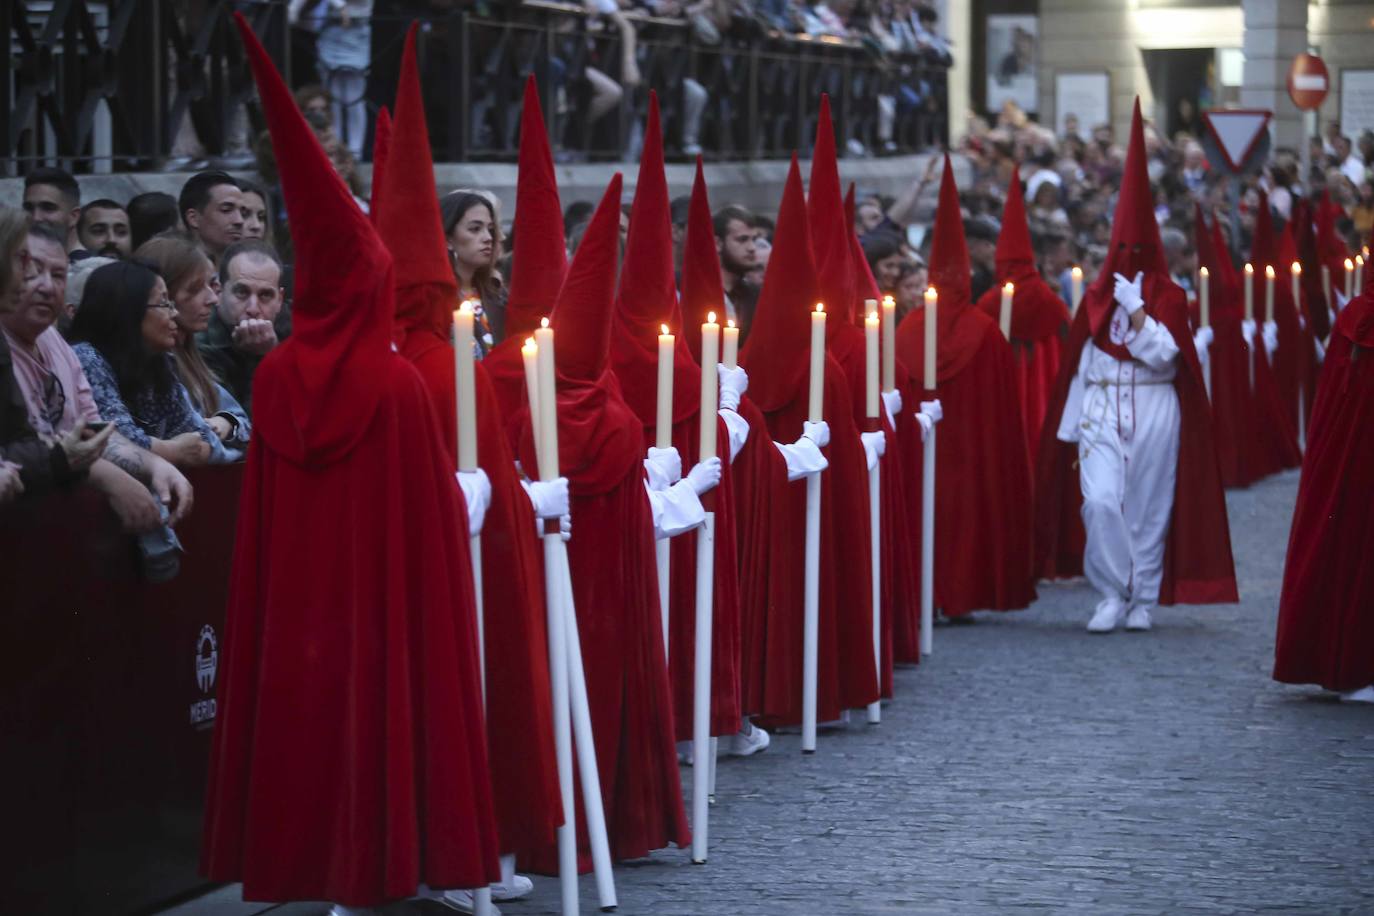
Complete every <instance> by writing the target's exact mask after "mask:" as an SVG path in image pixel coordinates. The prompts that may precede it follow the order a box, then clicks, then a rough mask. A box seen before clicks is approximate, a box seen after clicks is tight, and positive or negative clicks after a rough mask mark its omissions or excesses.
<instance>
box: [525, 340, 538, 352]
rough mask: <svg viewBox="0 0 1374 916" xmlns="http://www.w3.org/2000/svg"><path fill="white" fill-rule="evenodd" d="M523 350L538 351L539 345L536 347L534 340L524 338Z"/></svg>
mask: <svg viewBox="0 0 1374 916" xmlns="http://www.w3.org/2000/svg"><path fill="white" fill-rule="evenodd" d="M525 349H526V350H538V349H539V345H538V344H537V343H535V342H534V338H533V337H526V338H525Z"/></svg>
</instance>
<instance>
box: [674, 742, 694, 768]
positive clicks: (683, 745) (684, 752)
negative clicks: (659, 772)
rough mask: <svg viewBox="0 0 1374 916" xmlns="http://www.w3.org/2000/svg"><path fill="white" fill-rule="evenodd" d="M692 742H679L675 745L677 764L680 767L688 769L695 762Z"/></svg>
mask: <svg viewBox="0 0 1374 916" xmlns="http://www.w3.org/2000/svg"><path fill="white" fill-rule="evenodd" d="M695 745H696V742H694V741H679V742H678V743H677V762H678V763H679V764H681V765H682V766H685V767H689V766H692V765H693V764H694V763H695V762H696V758H695V757H694V756H693V754H692V751H693V749H694V748H695Z"/></svg>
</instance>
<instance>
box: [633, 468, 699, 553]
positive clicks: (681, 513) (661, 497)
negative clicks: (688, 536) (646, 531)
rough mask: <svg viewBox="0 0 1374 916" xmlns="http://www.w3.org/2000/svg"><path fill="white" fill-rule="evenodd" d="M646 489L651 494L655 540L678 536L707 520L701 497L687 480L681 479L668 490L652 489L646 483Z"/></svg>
mask: <svg viewBox="0 0 1374 916" xmlns="http://www.w3.org/2000/svg"><path fill="white" fill-rule="evenodd" d="M644 491H645V492H646V493H648V494H649V508H650V511H651V512H652V514H653V519H654V539H655V540H659V541H661V540H663V539H664V538H671V537H677V536H678V535H679V534H684V533H686V532H688V531H691V530H692V529H693V528H696V527H697V526H699V525H700V524H701V523H702V522H704V521H706V510H705V509H704V508H702V505H701V498H700V497H699V496H697V494H696V491H695V490H693V489H692V485H691V484H690V483H689V482H688V481H686V480H680V481H678V482H677V483H675V484H673V485H672V486H671V487H668V488H667V489H666V490H651V489H649V485H648V484H647V483H645V485H644Z"/></svg>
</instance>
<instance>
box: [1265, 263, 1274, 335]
mask: <svg viewBox="0 0 1374 916" xmlns="http://www.w3.org/2000/svg"><path fill="white" fill-rule="evenodd" d="M1264 320H1265V321H1273V320H1274V265H1273V264H1266V265H1265V266H1264Z"/></svg>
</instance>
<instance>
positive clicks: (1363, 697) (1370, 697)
mask: <svg viewBox="0 0 1374 916" xmlns="http://www.w3.org/2000/svg"><path fill="white" fill-rule="evenodd" d="M1341 702H1342V703H1374V684H1371V685H1370V686H1368V687H1361V688H1360V689H1359V690H1352V691H1350V692H1349V693H1343V694H1341Z"/></svg>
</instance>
